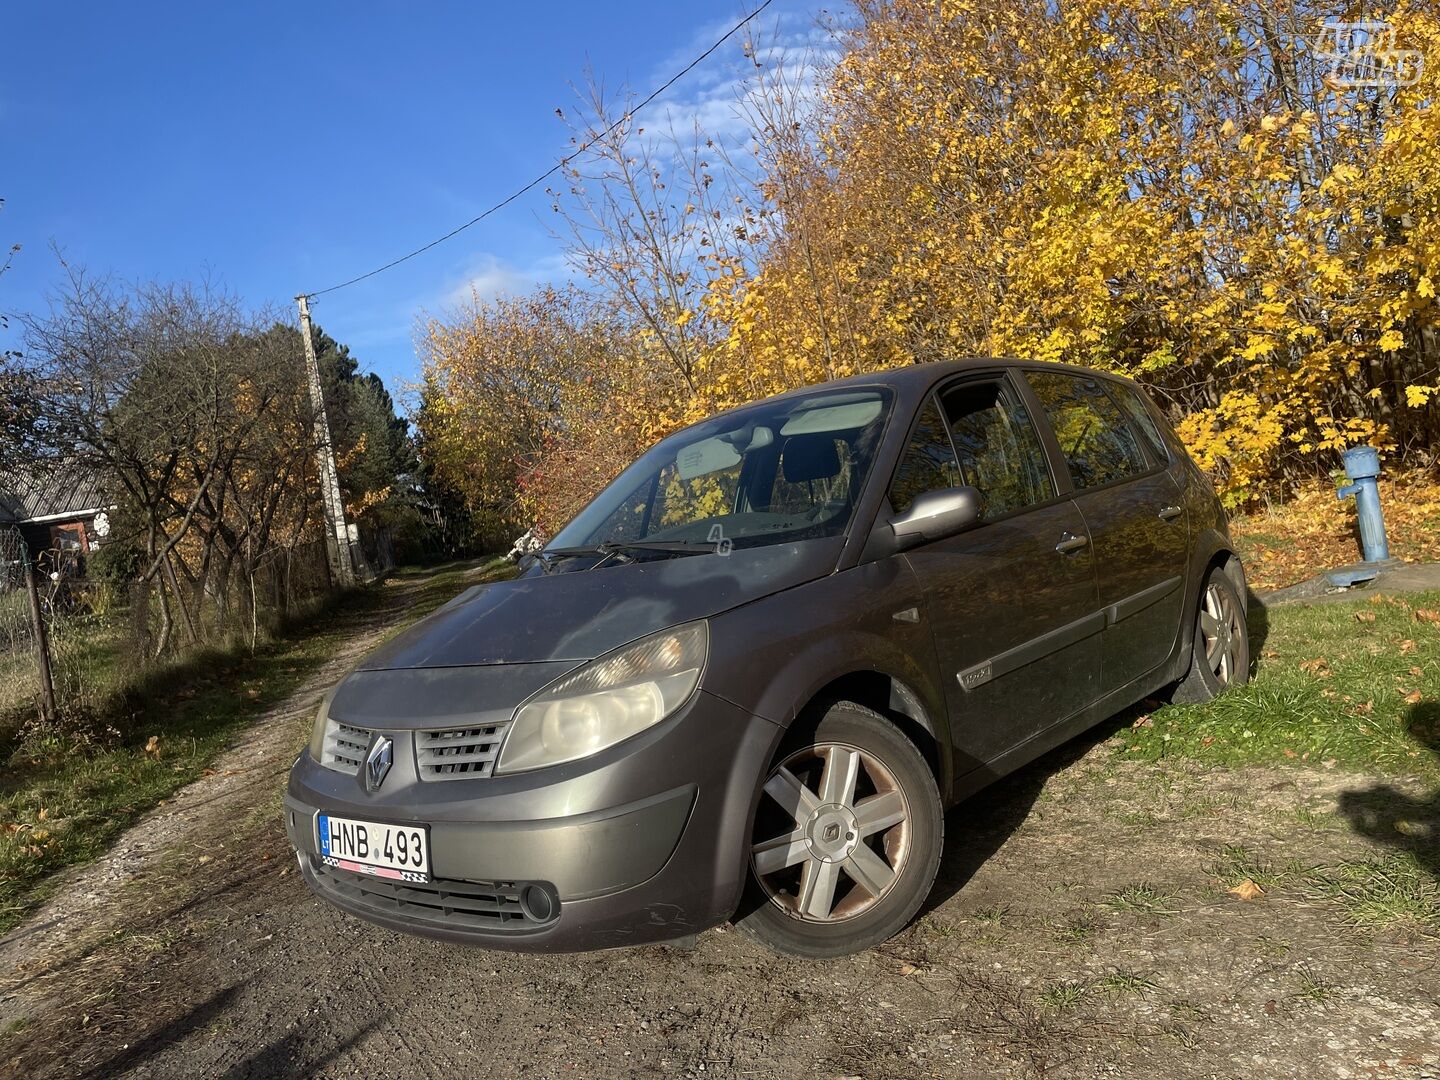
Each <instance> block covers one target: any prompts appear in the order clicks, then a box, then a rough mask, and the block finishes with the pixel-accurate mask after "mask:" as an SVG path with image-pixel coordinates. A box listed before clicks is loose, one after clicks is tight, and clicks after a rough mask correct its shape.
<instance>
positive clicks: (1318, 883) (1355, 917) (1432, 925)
mask: <svg viewBox="0 0 1440 1080" xmlns="http://www.w3.org/2000/svg"><path fill="white" fill-rule="evenodd" d="M1310 881H1311V885H1312V887H1313V888H1314V889H1315V891H1317V892H1319V893H1320V894H1321V895H1322V896H1327V897H1329V898H1330V899H1332V900H1334V901H1336V902H1338V903H1339V904H1340V906H1341V907H1342V908H1343V909H1344V911H1345V915H1346V918H1347V919H1348V920H1349V921H1350V922H1351V923H1352V924H1353V925H1355V926H1357V927H1359V928H1361V929H1364V930H1379V929H1384V928H1386V927H1389V926H1393V925H1395V924H1397V923H1398V924H1403V925H1410V926H1414V927H1416V928H1420V929H1428V930H1431V931H1437V930H1440V882H1437V881H1436V879H1435V877H1434V876H1432V874H1431V873H1430V872H1428V871H1427V870H1426V868H1425V867H1424V866H1422V865H1421V863H1420V862H1419V860H1417V859H1416V858H1415V856H1413V855H1411V854H1408V853H1394V854H1390V855H1385V856H1381V857H1379V858H1377V859H1373V860H1370V861H1365V862H1346V863H1340V864H1339V865H1338V866H1333V867H1327V868H1325V869H1324V870H1320V871H1317V872H1316V873H1315V874H1313V875H1312V876H1311V879H1310Z"/></svg>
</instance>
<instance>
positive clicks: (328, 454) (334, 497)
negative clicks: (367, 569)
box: [295, 293, 355, 587]
mask: <svg viewBox="0 0 1440 1080" xmlns="http://www.w3.org/2000/svg"><path fill="white" fill-rule="evenodd" d="M295 303H296V304H298V305H299V306H300V336H301V337H302V338H304V339H305V374H306V376H307V377H308V379H309V382H310V406H311V408H312V409H314V411H315V455H316V457H317V458H319V461H320V502H321V505H322V506H324V508H325V528H326V533H325V551H326V554H327V555H329V557H330V574H331V576H332V577H333V578H334V580H335V584H337V585H339V586H341V587H348V586H350V585H354V584H355V559H354V557H353V555H352V544H353V541H352V538H351V536H350V526H349V524H348V523H347V522H346V521H345V501H344V500H343V499H342V498H341V497H340V474H339V473H338V472H337V471H336V469H335V447H334V445H333V444H332V443H331V442H330V419H329V417H327V416H326V415H325V394H324V393H323V392H322V391H321V389H320V362H319V361H318V360H316V359H315V338H314V336H313V335H312V334H311V332H310V298H309V297H308V296H306V295H304V294H303V293H302V294H301V295H299V296H297V297H295Z"/></svg>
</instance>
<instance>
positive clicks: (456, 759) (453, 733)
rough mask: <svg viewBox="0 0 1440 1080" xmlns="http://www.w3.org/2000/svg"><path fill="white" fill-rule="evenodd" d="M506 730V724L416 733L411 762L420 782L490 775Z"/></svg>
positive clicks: (507, 723) (507, 725)
mask: <svg viewBox="0 0 1440 1080" xmlns="http://www.w3.org/2000/svg"><path fill="white" fill-rule="evenodd" d="M509 728H510V724H509V722H508V721H506V722H505V723H503V724H491V725H490V726H489V727H474V728H457V729H453V730H450V731H417V732H416V733H415V762H416V764H417V765H419V767H420V779H421V780H466V779H470V778H473V777H477V776H489V775H491V774H492V773H493V772H494V771H495V759H496V757H498V756H499V754H500V744H501V742H503V741H504V739H505V732H506V731H508V730H509Z"/></svg>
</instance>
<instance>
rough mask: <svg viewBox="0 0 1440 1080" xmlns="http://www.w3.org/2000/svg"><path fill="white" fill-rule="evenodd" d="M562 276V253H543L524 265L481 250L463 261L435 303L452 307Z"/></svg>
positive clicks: (510, 293)
mask: <svg viewBox="0 0 1440 1080" xmlns="http://www.w3.org/2000/svg"><path fill="white" fill-rule="evenodd" d="M566 276H567V274H566V266H565V257H564V256H563V255H546V256H543V257H541V258H539V259H536V260H534V261H533V262H530V263H529V264H527V265H525V266H516V265H514V264H513V263H510V262H508V261H507V260H505V259H502V258H501V257H500V256H498V255H495V254H492V253H490V252H481V253H480V254H479V255H476V256H475V257H473V258H472V259H470V260H469V261H468V262H467V263H466V264H465V265H464V267H463V269H462V270H461V271H460V273H459V275H458V277H459V280H458V281H455V280H454V279H453V278H452V282H451V284H450V285H449V286H448V287H447V288H446V291H445V293H444V295H443V297H442V299H441V300H440V303H439V304H438V305H437V306H439V307H441V308H453V307H458V306H460V305H462V304H468V303H470V301H471V300H472V299H480V300H494V299H495V298H496V297H499V296H515V295H518V294H520V293H524V292H529V291H530V290H531V289H533V288H534V287H535V286H537V285H540V284H542V283H544V282H547V281H553V280H556V279H557V278H562V277H566Z"/></svg>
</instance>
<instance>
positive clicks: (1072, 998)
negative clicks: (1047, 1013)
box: [1037, 982, 1087, 1009]
mask: <svg viewBox="0 0 1440 1080" xmlns="http://www.w3.org/2000/svg"><path fill="white" fill-rule="evenodd" d="M1086 989H1087V987H1086V984H1085V983H1083V982H1056V983H1051V984H1050V985H1049V986H1047V987H1045V988H1044V989H1043V990H1041V991H1040V993H1039V994H1038V995H1037V998H1038V1000H1039V1002H1040V1004H1041V1005H1048V1006H1050V1008H1052V1009H1068V1008H1070V1007H1071V1006H1073V1005H1078V1004H1079V1003H1080V1001H1081V999H1083V998H1084V997H1085V990H1086Z"/></svg>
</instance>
